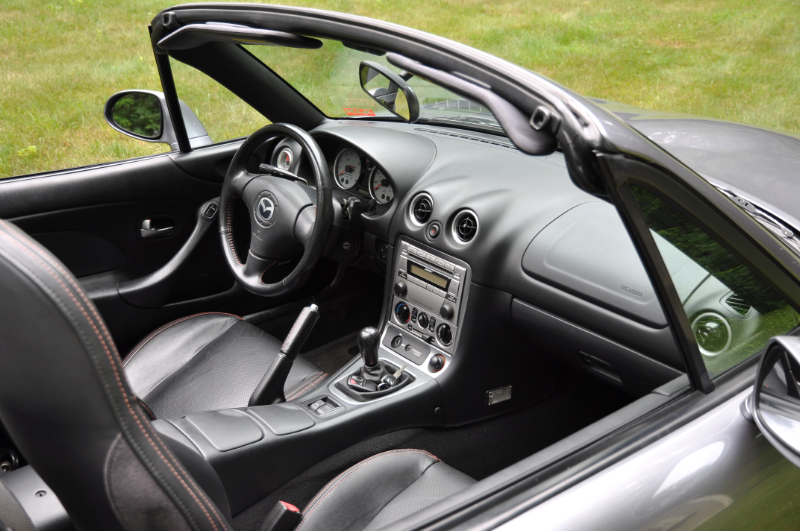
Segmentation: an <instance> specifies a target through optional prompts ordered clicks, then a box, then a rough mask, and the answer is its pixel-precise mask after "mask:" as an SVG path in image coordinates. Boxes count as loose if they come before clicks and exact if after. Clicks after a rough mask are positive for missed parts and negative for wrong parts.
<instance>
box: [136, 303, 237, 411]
mask: <svg viewBox="0 0 800 531" xmlns="http://www.w3.org/2000/svg"><path fill="white" fill-rule="evenodd" d="M241 320H242V318H241V317H238V316H236V315H232V314H227V313H199V314H195V315H190V316H188V317H183V318H181V319H177V320H175V321H172V322H171V323H167V324H165V325H164V326H162V327H161V328H159V329H158V330H156V331H155V332H153V333H152V334H150V335H149V336H147V337H146V338H145V339H144V340H143V341H142V342H141V343H139V345H137V346H136V348H134V349H133V350H132V351H131V353H130V354H128V356H127V357H126V358H125V361H124V363H123V366H124V367H125V374H126V375H127V377H128V380H129V381H130V384H131V387H132V388H133V390H134V392H136V394H137V395H139V396H140V397H146V396H147V395H148V394H149V393H150V391H152V390H153V389H155V387H156V386H157V385H158V384H159V383H161V382H162V381H163V380H164V378H166V377H167V376H169V375H170V374H172V373H174V372H175V371H177V370H178V369H180V368H181V367H183V366H184V365H186V363H188V362H189V361H190V360H191V359H192V358H193V357H194V356H196V355H197V353H198V352H200V351H201V350H202V349H203V347H205V346H206V345H208V344H209V343H211V342H212V341H213V340H215V339H216V338H218V337H220V336H221V335H222V334H224V333H225V332H226V331H227V330H228V329H229V328H230V327H231V326H233V325H234V324H236V323H238V322H239V321H241ZM165 353H168V354H169V355H166V356H165V355H164V354H165Z"/></svg>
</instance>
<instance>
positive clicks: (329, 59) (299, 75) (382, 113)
mask: <svg viewBox="0 0 800 531" xmlns="http://www.w3.org/2000/svg"><path fill="white" fill-rule="evenodd" d="M323 42H324V45H323V47H322V48H320V49H318V50H305V49H298V48H284V47H278V46H256V45H245V46H244V48H246V49H247V50H248V51H249V52H250V53H252V54H253V55H255V56H256V57H258V59H259V60H261V62H263V63H264V64H266V65H267V66H269V67H270V68H271V69H272V70H274V71H275V72H276V73H277V74H278V75H279V76H281V77H282V78H283V79H285V80H286V82H287V83H289V84H290V85H292V86H293V87H294V88H295V90H297V91H298V92H300V93H301V94H302V95H303V96H305V97H306V99H308V100H309V101H310V102H311V103H313V104H314V105H315V106H316V107H317V108H318V109H319V110H320V111H322V112H323V113H324V114H325V115H326V116H328V117H329V118H352V119H364V118H372V119H374V118H381V119H391V120H394V119H396V117H395V116H394V115H393V114H392V113H390V112H389V111H387V110H386V109H384V108H383V107H381V106H380V105H379V104H378V103H377V102H376V101H375V100H373V99H372V98H370V97H369V96H368V95H367V94H366V93H365V92H364V91H363V90H362V88H361V85H360V83H359V75H358V69H359V65H360V64H361V61H365V60H366V61H374V62H376V63H379V64H382V65H384V66H386V67H387V68H389V69H390V70H392V71H393V72H395V73H398V74H399V73H400V70H399V69H397V68H395V67H393V66H391V65H390V64H389V62H388V61H387V60H386V57H385V56H381V57H378V56H375V55H372V54H369V53H366V52H361V51H358V50H353V49H352V48H348V47H346V46H345V45H343V44H342V43H341V42H338V41H330V40H325V41H323ZM407 83H408V84H409V85H410V86H411V88H412V89H413V90H414V92H415V93H416V95H417V98H418V99H419V103H420V117H419V119H418V120H417V122H416V123H423V124H424V123H427V124H438V125H447V126H455V127H462V128H465V129H475V130H479V131H486V132H489V133H495V134H501V135H504V134H505V133H504V132H503V128H502V127H501V126H500V124H499V123H498V122H497V120H496V119H495V117H494V115H493V114H492V113H491V111H489V109H487V108H486V107H484V106H482V105H480V104H479V103H476V102H474V101H470V100H468V99H466V98H464V97H462V96H459V95H457V94H455V93H453V92H450V91H449V90H447V89H445V88H442V87H440V86H438V85H435V84H433V83H431V82H430V81H427V80H425V79H422V78H419V77H412V78H410V79H409V80H408V81H407Z"/></svg>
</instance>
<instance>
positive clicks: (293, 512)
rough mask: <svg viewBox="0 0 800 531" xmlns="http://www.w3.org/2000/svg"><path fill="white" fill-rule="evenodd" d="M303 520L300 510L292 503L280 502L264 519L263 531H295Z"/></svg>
mask: <svg viewBox="0 0 800 531" xmlns="http://www.w3.org/2000/svg"><path fill="white" fill-rule="evenodd" d="M302 519H303V513H301V512H300V509H298V508H297V507H295V506H294V505H292V504H291V503H286V502H285V501H279V502H278V503H276V504H275V507H273V508H272V510H271V511H270V512H269V514H268V515H267V517H266V518H265V519H264V525H262V526H261V531H293V530H294V529H295V528H296V527H297V525H298V524H299V523H300V521H301V520H302Z"/></svg>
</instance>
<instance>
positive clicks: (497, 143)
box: [414, 127, 519, 151]
mask: <svg viewBox="0 0 800 531" xmlns="http://www.w3.org/2000/svg"><path fill="white" fill-rule="evenodd" d="M414 130H415V131H420V132H422V133H433V134H435V135H442V136H451V137H453V138H460V139H462V140H470V141H472V142H481V143H483V144H489V145H492V146H497V147H503V148H506V149H513V150H514V151H519V150H518V149H517V148H516V147H514V144H509V143H508V142H500V141H499V140H490V139H488V138H485V137H482V136H474V135H465V134H463V133H453V132H451V131H444V130H442V131H439V130H436V129H427V128H425V127H415V128H414Z"/></svg>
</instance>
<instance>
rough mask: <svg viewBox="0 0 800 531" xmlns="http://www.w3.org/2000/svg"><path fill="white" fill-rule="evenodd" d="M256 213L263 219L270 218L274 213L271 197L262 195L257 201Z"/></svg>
mask: <svg viewBox="0 0 800 531" xmlns="http://www.w3.org/2000/svg"><path fill="white" fill-rule="evenodd" d="M258 213H259V214H260V215H261V217H262V218H263V219H264V221H269V220H270V219H272V215H273V214H275V203H273V202H272V199H270V198H269V197H262V198H261V200H260V201H259V202H258Z"/></svg>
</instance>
